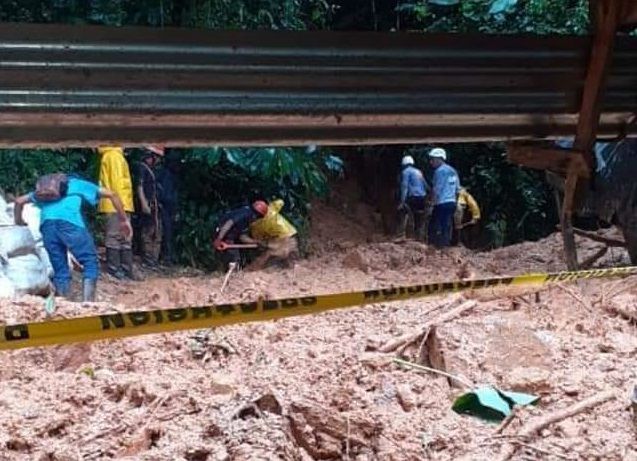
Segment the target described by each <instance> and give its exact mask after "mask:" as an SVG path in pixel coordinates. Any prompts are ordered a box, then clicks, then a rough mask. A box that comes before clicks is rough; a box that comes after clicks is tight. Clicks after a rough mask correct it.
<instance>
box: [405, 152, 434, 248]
mask: <svg viewBox="0 0 637 461" xmlns="http://www.w3.org/2000/svg"><path fill="white" fill-rule="evenodd" d="M401 163H402V171H401V173H400V204H399V205H398V211H399V213H400V218H399V219H400V220H399V222H398V234H399V236H400V237H405V236H406V233H407V220H408V219H409V215H410V214H411V215H412V219H413V221H414V235H415V237H416V240H420V241H423V240H424V239H425V221H426V219H425V218H426V215H427V201H426V197H427V191H428V189H429V185H428V184H427V181H426V180H425V176H424V175H423V174H422V171H420V170H419V169H418V168H416V167H415V166H414V158H413V157H412V156H411V155H405V156H404V157H403V159H402V162H401Z"/></svg>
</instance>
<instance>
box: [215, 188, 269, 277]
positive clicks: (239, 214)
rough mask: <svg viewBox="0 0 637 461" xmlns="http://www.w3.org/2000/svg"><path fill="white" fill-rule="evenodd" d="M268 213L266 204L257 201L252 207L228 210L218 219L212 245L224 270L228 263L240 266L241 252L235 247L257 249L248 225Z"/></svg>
mask: <svg viewBox="0 0 637 461" xmlns="http://www.w3.org/2000/svg"><path fill="white" fill-rule="evenodd" d="M267 213H268V204H267V203H265V202H264V201H262V200H257V201H256V202H254V203H253V204H252V206H243V207H241V208H236V209H234V210H230V211H228V212H227V213H225V214H224V215H222V216H221V218H220V219H219V226H218V227H217V229H215V234H214V237H213V245H214V247H215V250H217V254H218V256H219V257H220V259H221V261H222V263H223V265H224V270H227V269H228V268H229V266H230V263H234V264H241V252H240V251H239V250H240V249H239V248H237V247H236V246H235V245H253V246H254V248H257V247H258V243H257V241H256V240H254V239H253V238H251V237H250V236H249V235H248V234H249V231H250V224H252V223H253V222H254V221H256V220H257V219H259V218H263V217H264V216H265V215H266V214H267Z"/></svg>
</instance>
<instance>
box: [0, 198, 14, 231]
mask: <svg viewBox="0 0 637 461" xmlns="http://www.w3.org/2000/svg"><path fill="white" fill-rule="evenodd" d="M10 211H11V210H10V206H9V205H7V202H6V201H5V200H4V197H3V196H2V195H1V194H0V226H10V225H12V224H13V212H11V213H10Z"/></svg>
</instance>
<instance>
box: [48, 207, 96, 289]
mask: <svg viewBox="0 0 637 461" xmlns="http://www.w3.org/2000/svg"><path fill="white" fill-rule="evenodd" d="M40 231H41V232H42V241H43V242H44V248H46V251H47V253H49V258H50V259H51V265H52V266H53V271H54V274H53V284H54V285H55V291H56V293H58V294H60V295H62V296H66V295H68V294H69V289H70V288H71V271H70V270H69V263H68V259H67V251H69V252H70V253H71V254H72V255H73V256H75V259H77V260H78V262H79V263H80V264H82V266H84V279H87V280H97V277H98V276H99V263H98V260H97V250H96V249H95V243H94V242H93V237H91V234H89V232H88V230H86V229H84V228H82V227H78V226H76V225H75V224H71V223H69V222H66V221H62V220H59V219H51V220H46V221H44V222H43V223H42V225H41V226H40Z"/></svg>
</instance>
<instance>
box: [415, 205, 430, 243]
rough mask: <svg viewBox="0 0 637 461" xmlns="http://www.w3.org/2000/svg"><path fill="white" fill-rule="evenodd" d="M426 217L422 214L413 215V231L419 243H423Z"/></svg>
mask: <svg viewBox="0 0 637 461" xmlns="http://www.w3.org/2000/svg"><path fill="white" fill-rule="evenodd" d="M425 218H426V215H425V213H424V212H418V213H414V231H415V234H416V240H417V241H419V242H424V241H425V229H426V224H427V222H426V219H425Z"/></svg>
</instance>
